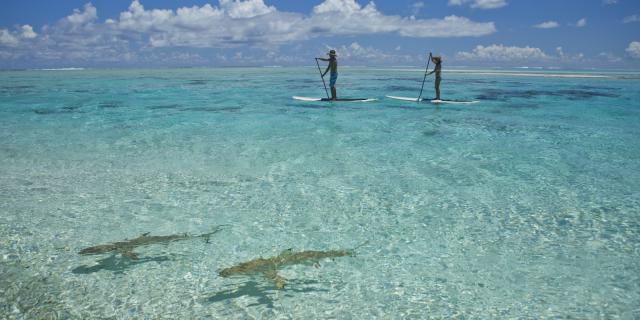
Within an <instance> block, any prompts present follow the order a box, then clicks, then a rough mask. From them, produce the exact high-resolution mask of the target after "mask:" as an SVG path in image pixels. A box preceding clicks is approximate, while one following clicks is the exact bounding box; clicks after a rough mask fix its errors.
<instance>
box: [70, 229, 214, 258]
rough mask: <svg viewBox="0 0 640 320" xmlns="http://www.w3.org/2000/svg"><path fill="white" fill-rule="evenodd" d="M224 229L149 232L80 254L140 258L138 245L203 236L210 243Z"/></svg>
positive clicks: (83, 250)
mask: <svg viewBox="0 0 640 320" xmlns="http://www.w3.org/2000/svg"><path fill="white" fill-rule="evenodd" d="M220 230H222V226H217V227H216V228H215V229H214V230H213V231H212V232H209V233H203V234H201V235H193V236H192V235H189V234H187V233H184V234H174V235H169V236H150V235H149V232H147V233H145V234H143V235H141V236H139V237H137V238H135V239H131V240H126V239H125V240H124V241H118V242H114V243H108V244H101V245H97V246H93V247H89V248H85V249H82V250H80V252H79V254H82V255H95V254H104V253H119V254H121V255H122V256H123V257H127V258H129V259H132V260H138V259H139V257H138V254H137V253H135V252H133V250H135V249H136V248H138V247H144V246H149V245H154V244H165V245H168V244H169V243H171V242H176V241H184V240H189V239H194V238H202V239H204V241H205V242H206V243H209V239H210V238H211V235H213V234H215V233H217V232H218V231H220Z"/></svg>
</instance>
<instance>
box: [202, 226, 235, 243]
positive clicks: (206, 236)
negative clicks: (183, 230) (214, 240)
mask: <svg viewBox="0 0 640 320" xmlns="http://www.w3.org/2000/svg"><path fill="white" fill-rule="evenodd" d="M227 226H229V225H228V224H221V225H218V226H216V227H215V228H214V229H213V231H211V232H208V233H204V234H201V235H200V237H202V239H204V242H205V243H209V241H210V240H211V235H213V234H216V233H218V232H220V231H221V230H222V229H224V228H223V227H227Z"/></svg>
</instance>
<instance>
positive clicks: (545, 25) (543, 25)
mask: <svg viewBox="0 0 640 320" xmlns="http://www.w3.org/2000/svg"><path fill="white" fill-rule="evenodd" d="M559 26H560V24H558V23H557V22H555V21H546V22H543V23H540V24H536V25H535V26H533V27H534V28H538V29H553V28H557V27H559Z"/></svg>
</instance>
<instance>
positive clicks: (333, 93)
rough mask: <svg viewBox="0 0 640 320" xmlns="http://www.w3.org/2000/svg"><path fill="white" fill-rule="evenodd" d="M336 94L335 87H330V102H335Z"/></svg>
mask: <svg viewBox="0 0 640 320" xmlns="http://www.w3.org/2000/svg"><path fill="white" fill-rule="evenodd" d="M337 99H338V94H337V93H336V87H331V100H337Z"/></svg>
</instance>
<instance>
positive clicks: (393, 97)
mask: <svg viewBox="0 0 640 320" xmlns="http://www.w3.org/2000/svg"><path fill="white" fill-rule="evenodd" d="M387 98H390V99H395V100H402V101H412V102H423V101H426V102H430V103H436V104H438V103H447V104H473V103H477V102H479V101H477V100H472V101H464V100H431V99H422V98H420V99H418V98H409V97H398V96H387Z"/></svg>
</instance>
